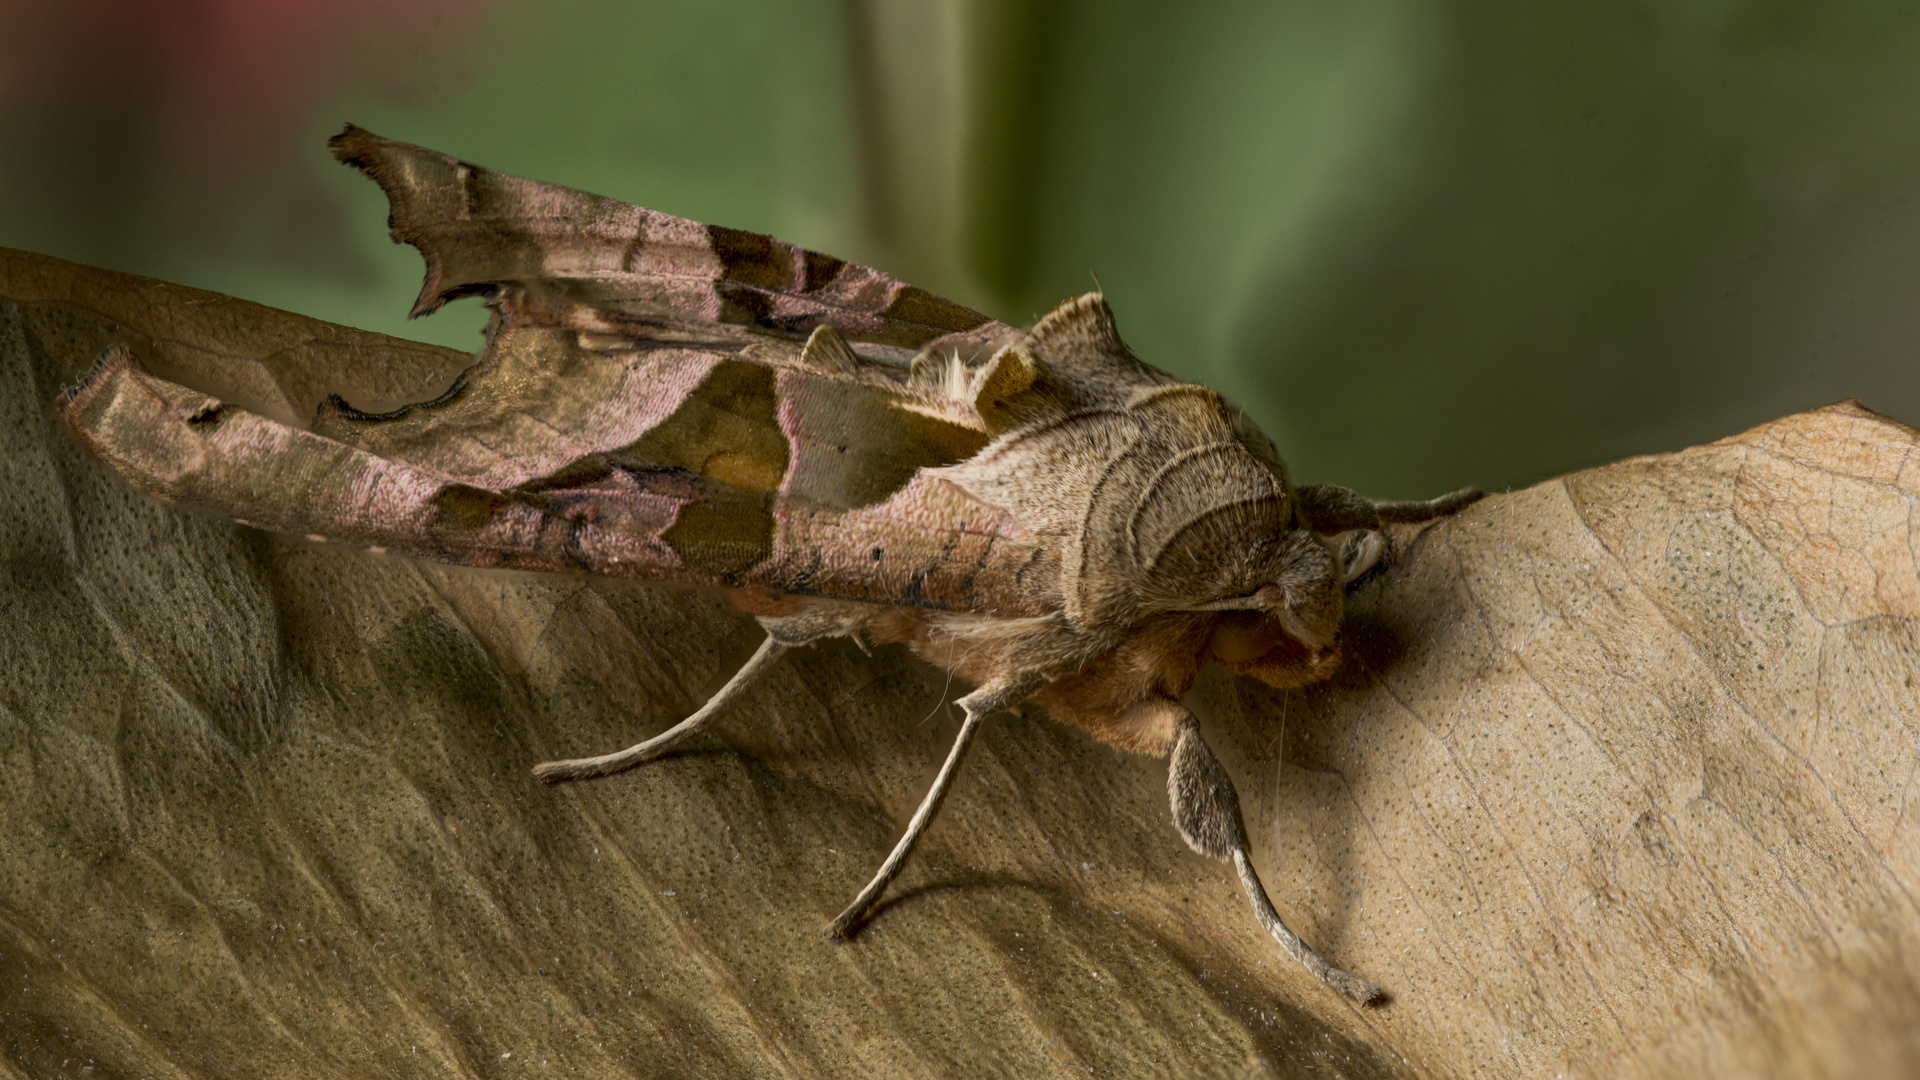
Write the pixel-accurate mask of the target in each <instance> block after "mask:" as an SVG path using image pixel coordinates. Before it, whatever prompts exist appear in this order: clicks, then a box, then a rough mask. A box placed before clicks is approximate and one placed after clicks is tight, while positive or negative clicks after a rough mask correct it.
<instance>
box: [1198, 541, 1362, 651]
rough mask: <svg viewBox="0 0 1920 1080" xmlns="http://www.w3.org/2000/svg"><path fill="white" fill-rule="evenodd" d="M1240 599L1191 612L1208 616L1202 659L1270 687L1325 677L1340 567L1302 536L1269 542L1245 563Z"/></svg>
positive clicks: (1340, 591) (1336, 635)
mask: <svg viewBox="0 0 1920 1080" xmlns="http://www.w3.org/2000/svg"><path fill="white" fill-rule="evenodd" d="M1248 570H1249V571H1250V572H1249V573H1248V574H1247V576H1246V577H1245V578H1244V579H1243V582H1244V583H1252V582H1258V583H1257V584H1254V585H1253V587H1252V588H1250V589H1247V590H1246V591H1245V592H1243V593H1238V594H1235V595H1231V596H1224V597H1221V598H1219V599H1217V600H1214V601H1211V602H1208V603H1205V604H1200V605H1195V606H1194V608H1192V609H1191V610H1200V611H1211V612H1214V613H1215V614H1214V617H1213V627H1212V633H1211V634H1210V635H1209V637H1208V639H1207V645H1206V659H1208V660H1210V661H1212V662H1214V663H1217V664H1219V665H1220V666H1222V667H1225V668H1227V669H1229V670H1231V671H1234V672H1237V673H1239V674H1242V675H1251V676H1253V677H1254V678H1256V679H1259V680H1260V681H1262V682H1265V683H1268V684H1270V685H1273V686H1277V687H1283V688H1284V687H1289V686H1300V685H1302V684H1305V683H1310V682H1316V681H1318V680H1320V679H1324V678H1326V677H1327V676H1328V675H1331V674H1333V670H1334V668H1336V667H1338V666H1339V663H1340V621H1341V618H1342V616H1343V615H1344V614H1345V589H1344V587H1343V583H1344V580H1345V578H1344V575H1343V570H1342V566H1341V561H1340V560H1339V559H1338V558H1336V557H1335V554H1334V552H1333V551H1332V550H1331V549H1330V548H1329V546H1328V544H1327V543H1326V542H1325V541H1324V540H1322V539H1321V538H1320V537H1318V536H1316V535H1314V534H1313V532H1312V531H1311V530H1308V529H1305V528H1295V529H1290V530H1287V531H1286V532H1284V533H1282V534H1280V535H1279V536H1278V537H1275V538H1273V539H1272V540H1271V541H1269V542H1267V543H1266V544H1263V545H1261V549H1260V550H1259V551H1257V552H1256V553H1255V554H1254V557H1253V558H1252V559H1250V560H1249V565H1248Z"/></svg>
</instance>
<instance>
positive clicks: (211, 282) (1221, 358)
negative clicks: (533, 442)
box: [0, 0, 1920, 496]
mask: <svg viewBox="0 0 1920 1080" xmlns="http://www.w3.org/2000/svg"><path fill="white" fill-rule="evenodd" d="M349 119H350V120H353V121H354V122H356V123H360V124H362V125H365V126H367V127H370V128H372V129H373V130H375V131H377V132H379V133H381V134H383V135H387V136H390V137H393V138H399V139H405V140H408V141H412V142H418V143H423V144H426V145H428V146H432V147H435V148H438V149H443V150H446V151H448V152H451V153H454V154H457V155H460V156H462V157H465V158H468V159H470V160H473V161H477V162H480V163H482V164H486V165H489V166H492V167H495V168H499V169H502V170H505V171H508V172H513V173H518V174H521V175H526V176H533V177H538V178H541V179H545V180H551V181H555V182H559V183H565V184H568V185H570V186H574V187H583V188H587V189H590V190H593V191H597V192H601V193H603V194H608V195H613V196H616V197H619V198H622V199H626V200H629V201H632V202H637V203H641V204H643V205H647V206H652V207H656V208H659V209H662V210H667V211H671V212H673V213H677V214H682V215H685V216H688V217H693V218H698V219H701V220H707V221H713V222H718V223H721V224H727V225H732V226H736V227H740V228H747V229H754V230H759V231H765V232H771V233H775V234H777V235H779V236H781V237H783V238H786V239H790V240H794V241H797V242H800V243H803V244H806V245H808V246H810V247H815V248H820V249H823V250H826V251H830V252H833V253H835V254H839V255H842V256H846V257H849V258H854V259H858V260H860V261H863V262H868V263H871V264H874V265H877V266H879V267H882V268H885V269H887V270H890V271H893V272H895V273H897V274H899V275H901V276H903V277H906V278H908V279H910V280H913V281H915V282H917V283H920V284H922V285H925V286H927V287H928V288H931V289H933V290H935V291H937V292H942V293H945V294H947V295H950V296H953V297H955V298H956V299H960V300H963V301H965V302H968V303H970V304H973V305H974V306H977V307H980V308H981V309H983V310H985V311H988V312H990V313H991V314H993V315H996V316H998V317H1000V318H1002V319H1006V320H1008V321H1012V322H1027V321H1031V320H1032V319H1033V318H1034V317H1036V316H1037V315H1038V314H1040V313H1042V312H1044V311H1045V310H1046V309H1047V308H1049V307H1050V306H1052V305H1053V304H1054V303H1055V302H1057V301H1058V300H1060V299H1063V298H1065V297H1068V296H1071V295H1074V294H1076V293H1079V292H1082V291H1085V290H1086V289H1088V288H1090V287H1092V286H1093V278H1092V276H1090V275H1092V274H1098V276H1099V282H1100V284H1101V285H1102V286H1103V287H1104V288H1105V290H1106V292H1107V294H1108V296H1109V298H1110V299H1111V301H1112V302H1113V305H1114V307H1115V309H1116V310H1117V311H1118V313H1119V318H1120V324H1121V330H1122V332H1123V333H1124V334H1125V335H1126V337H1127V339H1128V340H1129V342H1130V343H1131V344H1132V345H1133V346H1134V348H1135V350H1136V351H1137V352H1139V353H1140V354H1141V355H1142V356H1143V357H1145V358H1147V359H1148V360H1151V361H1152V362H1154V363H1157V364H1159V365H1161V366H1163V367H1166V368H1169V369H1171V370H1173V371H1176V372H1179V373H1181V374H1183V375H1187V376H1190V377H1193V378H1196V379H1201V380H1204V381H1207V382H1209V383H1212V384H1213V385H1215V386H1217V387H1219V388H1220V389H1221V390H1223V391H1225V392H1227V393H1228V394H1229V395H1231V396H1233V397H1235V398H1237V399H1238V400H1239V401H1240V402H1241V403H1242V404H1244V405H1245V406H1246V407H1247V408H1248V409H1249V410H1250V411H1251V412H1252V413H1253V414H1254V415H1255V416H1256V417H1257V418H1258V419H1259V421H1260V422H1261V424H1262V425H1263V426H1264V427H1265V428H1266V429H1267V430H1268V432H1269V433H1270V434H1272V435H1273V436H1274V438H1275V440H1276V441H1277V442H1278V443H1279V444H1280V447H1281V449H1282V451H1283V453H1284V454H1285V455H1286V456H1287V458H1288V460H1289V462H1290V463H1292V465H1293V467H1294V471H1295V473H1296V475H1297V476H1300V477H1301V478H1303V479H1316V480H1334V481H1338V482H1341V483H1345V484H1349V485H1352V486H1355V487H1358V488H1361V489H1363V490H1365V491H1367V492H1369V493H1372V494H1376V495H1380V496H1420V495H1429V494H1433V493H1436V492H1439V491H1442V490H1446V489H1450V488H1453V487H1457V486H1460V485H1462V484H1467V483H1478V484H1481V485H1483V486H1486V487H1489V488H1501V487H1507V486H1517V485H1523V484H1527V483H1531V482H1533V481H1536V480H1539V479H1542V478H1544V477H1547V476H1551V475H1554V474H1556V473H1560V472H1564V471H1567V470H1570V469H1575V468H1579V467H1582V466H1587V465H1592V464H1597V463H1600V462H1603V461H1607V460H1611V459H1615V458H1618V457H1622V456H1625V455H1628V454H1634V453H1642V452H1651V451H1660V450H1668V449H1675V448H1678V447H1681V446H1684V445H1687V444H1690V443H1696V442H1701V441H1705V440H1709V439H1713V438H1717V437H1719V436H1722V435H1727V434H1731V433H1733V432H1735V431H1738V430H1740V429H1741V428H1744V427H1746V426H1749V425H1752V424H1755V423H1758V422H1761V421H1764V420H1767V419H1770V418H1772V417H1775V416H1778V415H1780V414H1783V413H1786V412H1790V411H1795V410H1799V409H1804V408H1810V407H1813V406H1817V405H1821V404H1825V403H1827V402H1830V401H1833V400H1836V399H1839V398H1843V397H1848V396H1857V397H1859V398H1861V399H1862V400H1864V401H1865V402H1866V403H1867V404H1868V405H1869V406H1872V407H1873V408H1876V409H1879V410H1880V411H1882V412H1886V413H1889V414H1891V415H1893V416H1895V417H1898V418H1901V419H1904V420H1907V421H1909V422H1915V421H1920V365H1917V364H1916V359H1917V358H1920V5H1913V4H1893V3H1887V4H1875V3H1864V2H1829V3H1819V4H1816V3H1809V2H1807V0H1668V2H1662V3H1631V2H1613V3H1604V4H1593V3H1577V2H1562V3H1553V4H1537V3H1519V2H1510V3H1473V2H1467V0H1438V2H1432V3H1411V2H1405V0H1286V2H1275V0H1242V2H1234V3H1215V4H1192V5H1175V4H1146V3H1140V2H1136V0H1106V2H1104V3H1093V2H1089V0H1033V2H1026V3H1022V2H1016V0H893V2H888V0H703V2H697V3H657V2H632V0H629V2H623V3H615V2H607V0H601V2H591V0H559V2H548V3H541V4H523V5H511V4H503V3H493V4H480V3H472V2H464V3H455V2H452V0H383V2H377V3H376V2H374V0H288V2H282V3H274V2H267V0H178V2H158V0H149V2H124V0H122V2H110V0H80V2H75V3H65V4H57V5H56V4H27V3H19V2H0V245H5V246H12V247H22V248H28V249H32V250H36V251H42V252H46V253H49V254H53V255H58V256H62V257H66V258H70V259H76V260H79V261H83V262H89V263H94V264H97V265H101V266H107V267H112V268H115V269H121V270H129V271H134V272H137V273H142V274H149V275H153V276H156V277H161V278H168V279H172V280H175V281H180V282H183V283H186V284H191V285H197V286H201V287H205V288H210V289H216V290H220V291H223V292H229V293H234V294H237V295H240V296H245V297H248V298H251V299H255V300H260V301H263V302H265V303H269V304H273V305H276V306H280V307H285V308H290V309H293V310H296V311H300V312H304V313H307V314H312V315H316V316H319V317H322V318H326V319H331V320H335V321H338V322H343V323H350V324H354V325H357V326H364V327H369V328H373V329H380V330H386V331H388V332H391V333H396V334H402V335H406V336H410V337H416V338H424V339H427V340H434V341H440V342H444V343H449V344H456V345H459V346H461V347H465V348H471V347H473V346H474V345H475V344H476V343H477V338H476V336H475V335H476V333H477V330H478V328H479V326H480V325H481V323H482V322H483V317H482V313H481V312H480V310H479V308H478V306H477V305H476V304H474V303H472V302H467V303H464V304H461V305H456V309H454V310H449V311H448V312H445V313H443V314H440V315H437V316H434V317H433V318H431V319H429V320H426V321H424V322H422V323H414V324H408V323H405V322H404V321H403V319H402V318H401V316H402V314H403V313H404V312H405V310H406V308H407V306H408V304H409V303H410V301H411V299H412V297H413V294H414V291H415V289H416V288H417V285H418V262H417V259H416V258H415V257H414V255H413V253H412V252H411V251H410V250H408V249H400V248H394V247H392V246H391V245H389V244H388V242H387V240H386V237H385V215H384V205H383V200H382V198H381V196H380V195H379V193H378V192H377V190H376V189H375V188H374V187H373V185H371V184H368V183H366V182H365V181H364V180H362V179H359V178H358V177H356V176H354V175H353V174H351V173H350V172H349V171H348V170H345V169H343V168H341V167H339V166H337V165H335V164H334V163H333V162H332V161H331V159H330V158H329V157H328V156H327V154H326V152H325V150H324V147H323V145H322V144H323V143H324V140H325V138H326V137H327V136H328V135H330V134H331V133H332V132H333V131H335V130H337V129H338V128H339V126H340V124H341V123H342V122H343V121H345V120H349Z"/></svg>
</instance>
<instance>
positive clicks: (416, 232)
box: [327, 121, 472, 319]
mask: <svg viewBox="0 0 1920 1080" xmlns="http://www.w3.org/2000/svg"><path fill="white" fill-rule="evenodd" d="M327 149H329V150H330V151H332V153H333V157H334V160H335V161H338V162H340V163H341V164H342V165H351V166H353V167H354V168H356V169H358V170H360V172H361V173H363V174H365V175H366V177H367V178H368V179H370V180H372V181H373V182H374V183H376V184H378V185H380V190H381V192H382V193H383V194H385V195H386V197H387V232H388V235H389V236H390V237H391V238H392V239H393V242H394V243H396V244H411V245H413V247H414V249H415V250H417V251H419V252H420V258H421V260H422V261H423V262H425V263H426V276H425V280H424V281H422V282H421V285H420V295H419V297H418V298H416V299H415V300H414V302H413V307H412V308H410V309H408V311H407V318H409V319H418V318H420V317H421V316H423V315H431V314H433V313H434V312H436V311H438V310H440V308H441V307H443V306H444V305H445V304H446V302H447V299H448V297H446V296H445V295H443V291H444V290H442V288H441V286H440V282H441V280H442V279H443V278H444V276H445V265H446V260H445V259H444V258H443V257H442V255H441V253H440V251H439V248H438V246H437V245H435V244H434V243H433V242H432V241H431V239H430V238H429V237H428V235H427V232H426V230H424V229H421V228H419V227H418V226H417V225H416V224H415V222H414V199H413V195H414V184H415V180H414V177H413V176H412V175H411V173H412V170H408V169H405V168H402V167H401V166H400V165H399V164H398V163H397V162H396V160H395V159H396V158H397V157H402V156H408V157H424V158H429V159H437V160H438V161H441V162H444V163H446V164H448V165H450V166H454V167H461V168H471V167H472V166H466V165H463V164H462V163H460V162H457V161H455V160H454V159H453V158H450V157H448V156H447V155H445V154H442V153H439V152H437V151H434V150H428V149H426V148H425V147H420V146H414V145H413V144H411V143H403V142H395V141H393V140H392V139H385V138H382V137H380V136H379V135H375V134H374V133H373V132H371V131H368V130H367V129H366V128H363V127H361V126H360V125H358V124H355V123H352V122H351V121H349V122H348V123H347V124H346V126H345V127H342V128H341V129H340V133H339V134H338V135H335V136H334V137H332V138H331V139H328V140H327Z"/></svg>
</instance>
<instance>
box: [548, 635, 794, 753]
mask: <svg viewBox="0 0 1920 1080" xmlns="http://www.w3.org/2000/svg"><path fill="white" fill-rule="evenodd" d="M790 647H791V646H790V645H788V644H786V643H783V642H781V641H779V640H777V639H776V638H775V637H774V636H773V635H772V634H768V635H767V639H766V640H765V641H762V642H761V643H760V648H759V649H758V650H757V651H755V652H754V654H753V656H752V658H750V659H749V660H748V661H747V662H746V664H745V665H744V666H742V667H741V668H740V670H739V671H736V672H734V673H733V678H731V679H728V680H727V684H726V685H725V686H722V687H721V688H720V689H719V691H718V692H716V693H715V694H714V695H713V696H712V697H710V698H708V699H707V703H706V704H705V705H702V706H700V708H699V709H698V710H697V711H696V712H694V714H693V715H692V716H689V717H687V718H686V719H685V720H682V721H680V722H679V723H677V724H675V725H673V726H672V727H670V728H668V729H667V730H665V731H663V732H661V733H660V734H658V735H655V736H654V737H653V738H651V739H648V740H646V741H645V742H641V743H635V744H634V745H632V746H629V747H627V748H626V749H625V750H617V751H615V752H613V753H611V754H601V755H600V756H599V757H588V758H572V759H569V760H567V761H543V762H541V763H540V764H538V765H535V766H534V767H533V775H535V776H537V777H539V778H540V779H541V781H542V782H544V783H548V784H558V783H562V782H563V781H567V780H591V779H593V778H595V777H599V776H611V775H613V774H614V773H617V772H624V771H625V770H627V769H631V768H633V767H634V766H635V765H640V764H644V763H646V762H649V761H652V760H653V759H654V758H657V757H659V756H660V755H661V754H664V753H666V752H667V751H668V750H671V749H673V748H674V746H676V745H677V744H679V743H680V742H681V741H682V740H684V739H686V738H687V736H689V735H692V734H694V733H695V732H698V731H700V730H702V729H703V728H705V727H707V726H708V725H709V724H712V723H713V721H714V720H715V719H716V718H718V717H719V716H720V714H721V713H723V712H726V711H727V709H728V708H729V707H730V706H732V705H733V703H734V702H736V701H738V700H740V698H741V696H742V695H744V694H745V693H746V692H747V689H748V688H749V687H751V686H752V685H753V684H754V683H755V682H756V681H758V680H759V678H760V676H762V675H764V674H766V673H767V671H768V670H769V669H771V668H772V667H773V665H774V662H775V661H777V660H779V659H780V656H781V654H783V653H785V652H786V651H787V649H788V648H790Z"/></svg>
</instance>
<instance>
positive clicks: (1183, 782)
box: [1156, 701, 1380, 1005]
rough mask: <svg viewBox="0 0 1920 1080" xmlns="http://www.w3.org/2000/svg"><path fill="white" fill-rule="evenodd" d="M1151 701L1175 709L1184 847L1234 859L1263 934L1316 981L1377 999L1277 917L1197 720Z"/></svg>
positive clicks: (1174, 770)
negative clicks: (1185, 843) (1311, 947)
mask: <svg viewBox="0 0 1920 1080" xmlns="http://www.w3.org/2000/svg"><path fill="white" fill-rule="evenodd" d="M1156 704H1160V705H1161V706H1162V707H1163V708H1164V709H1168V710H1175V711H1177V712H1178V719H1177V720H1176V721H1175V724H1176V729H1175V730H1176V734H1175V735H1174V738H1173V751H1172V753H1171V754H1170V755H1169V760H1168V762H1167V795H1168V797H1169V798H1170V799H1171V800H1172V802H1173V825H1174V828H1176V829H1178V830H1180V835H1181V837H1182V838H1183V839H1185V840H1186V842H1187V846H1188V847H1191V848H1192V849H1193V850H1195V851H1197V852H1199V853H1200V854H1202V855H1211V856H1213V857H1214V858H1216V859H1227V860H1230V861H1231V862H1232V863H1233V866H1234V869H1235V870H1238V871H1239V873H1240V885H1241V887H1242V888H1244V889H1245V890H1246V893H1247V900H1248V901H1249V902H1250V903H1251V904H1252V905H1253V916H1254V918H1256V919H1258V920H1260V925H1261V926H1264V927H1266V930H1267V933H1268V934H1271V935H1272V936H1273V940H1275V941H1277V942H1279V943H1280V947H1281V948H1283V949H1285V950H1287V953H1288V955H1290V956H1292V957H1293V958H1294V959H1295V960H1298V961H1300V963H1301V964H1302V965H1304V966H1305V967H1306V969H1307V970H1308V971H1311V972H1313V974H1314V975H1315V977H1317V978H1319V979H1320V981H1321V982H1324V983H1326V984H1327V985H1328V986H1331V987H1333V988H1334V989H1335V990H1338V991H1340V992H1341V993H1343V994H1345V995H1347V996H1348V997H1350V998H1352V999H1353V1000H1355V1001H1357V1002H1360V1003H1361V1004H1363V1005H1364V1004H1367V1003H1368V1002H1371V1001H1373V1000H1375V999H1377V998H1378V997H1379V996H1380V990H1379V988H1378V987H1375V986H1374V985H1373V984H1372V983H1370V982H1367V981H1366V980H1365V979H1362V978H1360V977H1358V976H1356V975H1352V974H1349V973H1347V972H1345V971H1342V970H1340V969H1339V968H1337V967H1334V966H1333V965H1332V964H1329V963H1328V962H1327V961H1326V959H1325V958H1323V957H1322V956H1321V955H1320V954H1319V953H1317V952H1314V951H1313V950H1312V949H1310V948H1308V947H1307V944H1306V942H1304V941H1301V940H1300V935H1298V934H1296V933H1294V932H1293V931H1292V930H1290V929H1288V927H1287V924H1286V923H1284V922H1281V921H1280V915H1279V913H1277V912H1275V911H1274V910H1273V902H1272V901H1271V900H1269V899H1267V890H1266V887H1265V886H1263V885H1261V884H1260V876H1259V875H1258V874H1256V873H1254V870H1253V860H1252V858H1251V857H1249V856H1248V854H1247V830H1246V826H1245V825H1244V824H1242V823H1241V820H1240V799H1239V797H1238V796H1236V795H1235V794H1234V791H1233V781H1232V780H1231V779H1229V778H1228V776H1227V770H1226V769H1225V768H1223V767H1221V765H1220V761H1219V759H1218V758H1216V757H1214V756H1213V751H1212V750H1210V749H1208V748H1207V744H1206V743H1205V742H1204V741H1203V740H1202V739H1201V738H1200V725H1199V724H1198V723H1196V722H1195V721H1194V719H1193V714H1192V713H1189V712H1187V710H1186V709H1184V708H1181V707H1180V706H1179V705H1177V704H1175V703H1173V702H1171V701H1168V702H1164V703H1156Z"/></svg>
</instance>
